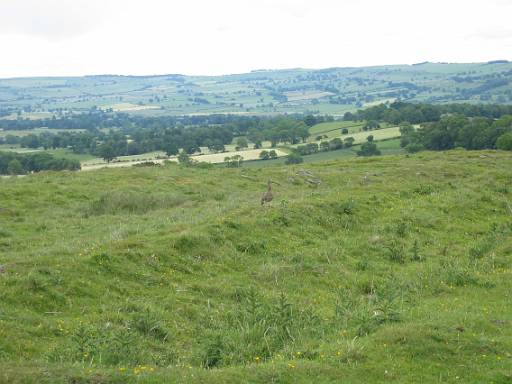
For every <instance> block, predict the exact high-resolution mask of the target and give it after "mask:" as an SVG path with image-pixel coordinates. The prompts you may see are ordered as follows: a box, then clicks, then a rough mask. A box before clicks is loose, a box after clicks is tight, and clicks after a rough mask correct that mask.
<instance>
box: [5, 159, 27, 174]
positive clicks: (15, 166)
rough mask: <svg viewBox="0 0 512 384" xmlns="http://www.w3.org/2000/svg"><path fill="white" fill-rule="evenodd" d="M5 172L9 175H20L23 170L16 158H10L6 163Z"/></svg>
mask: <svg viewBox="0 0 512 384" xmlns="http://www.w3.org/2000/svg"><path fill="white" fill-rule="evenodd" d="M7 173H9V174H10V175H22V174H24V173H25V171H24V169H23V166H22V165H21V163H20V162H19V160H18V159H12V160H11V161H9V163H8V164H7Z"/></svg>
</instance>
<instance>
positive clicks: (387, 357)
mask: <svg viewBox="0 0 512 384" xmlns="http://www.w3.org/2000/svg"><path fill="white" fill-rule="evenodd" d="M397 143H398V140H391V141H385V142H380V143H378V145H379V146H382V148H384V147H385V149H386V150H390V151H395V150H397ZM338 152H342V151H338ZM332 153H335V152H332ZM325 154H326V155H327V154H329V155H330V154H331V153H329V152H327V153H325ZM313 156H314V155H313ZM306 158H307V156H305V159H306ZM260 163H261V164H263V163H265V162H260ZM269 179H271V180H272V181H274V188H273V189H274V191H273V192H274V200H273V201H272V203H271V204H270V205H268V206H264V207H261V205H260V196H261V194H262V192H263V191H265V189H266V183H267V181H268V180H269ZM309 179H315V180H319V181H320V184H319V185H318V186H317V187H312V186H311V183H310V182H308V180H309ZM511 180H512V156H511V154H510V153H506V152H497V151H449V152H444V153H430V152H422V153H419V154H416V155H407V156H404V155H393V156H381V157H374V158H348V159H329V160H328V161H325V162H314V163H308V164H300V165H297V166H279V165H276V166H272V167H255V168H239V169H226V168H220V167H216V168H212V169H200V168H196V167H180V166H178V165H167V166H161V167H150V168H126V169H116V170H100V171H92V172H76V173H71V172H60V173H55V172H43V173H40V174H34V175H29V176H27V177H20V178H1V179H0V265H1V266H2V267H1V269H0V382H2V383H52V384H53V383H161V382H165V383H241V382H244V383H311V382H313V381H314V382H316V383H339V382H347V383H365V384H367V383H370V384H371V383H492V382H494V383H507V382H510V378H511V377H512V354H511V351H512V328H511V327H510V324H512V311H511V309H510V305H511V302H510V292H511V290H512V269H511V266H512V263H511V262H512V260H511V254H512V242H511V236H512V208H511V203H512V182H511Z"/></svg>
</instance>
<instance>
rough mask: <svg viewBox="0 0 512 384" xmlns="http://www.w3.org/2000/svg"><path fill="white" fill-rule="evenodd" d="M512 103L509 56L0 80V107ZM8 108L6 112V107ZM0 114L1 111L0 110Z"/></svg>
mask: <svg viewBox="0 0 512 384" xmlns="http://www.w3.org/2000/svg"><path fill="white" fill-rule="evenodd" d="M395 99H401V100H405V101H422V102H429V103H447V102H472V103H502V104H504V103H512V63H510V62H508V61H507V60H494V61H489V62H487V63H469V64H455V63H431V62H423V63H417V64H414V65H387V66H375V67H361V68H353V67H352V68H327V69H318V70H311V69H287V70H256V71H252V72H250V73H245V74H233V75H225V76H185V75H179V74H169V75H159V76H118V75H100V76H84V77H55V78H49V77H40V78H16V79H3V80H0V111H2V110H3V111H4V112H5V111H6V110H7V111H9V112H10V113H9V114H7V113H4V114H7V115H8V117H9V115H10V118H14V117H16V112H17V111H19V110H24V111H27V112H28V114H26V115H22V116H23V117H31V115H30V113H34V112H37V113H39V114H40V113H41V112H43V113H44V112H53V111H56V110H71V111H76V112H80V111H85V110H89V109H90V108H93V107H99V108H103V109H108V108H112V109H113V110H117V111H125V112H129V113H138V114H152V115H157V114H167V115H182V114H209V113H237V114H273V113H320V114H334V115H337V114H338V115H339V114H343V113H344V112H346V111H349V110H354V109H357V108H360V107H363V106H367V105H372V104H375V103H381V102H386V101H390V100H395ZM12 112H14V114H12ZM0 115H1V114H0Z"/></svg>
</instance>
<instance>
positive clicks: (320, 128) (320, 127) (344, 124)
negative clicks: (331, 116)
mask: <svg viewBox="0 0 512 384" xmlns="http://www.w3.org/2000/svg"><path fill="white" fill-rule="evenodd" d="M363 125H364V123H363V122H355V121H329V122H325V123H319V124H315V125H313V126H312V127H311V128H309V133H310V135H311V136H313V137H314V136H317V135H321V134H326V133H329V132H333V131H336V132H337V134H338V136H339V135H341V130H342V129H343V128H347V129H348V132H349V133H353V132H359V131H360V130H362V129H363Z"/></svg>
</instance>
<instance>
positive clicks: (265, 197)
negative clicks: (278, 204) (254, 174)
mask: <svg viewBox="0 0 512 384" xmlns="http://www.w3.org/2000/svg"><path fill="white" fill-rule="evenodd" d="M273 198H274V195H273V194H272V183H271V182H270V181H269V182H268V188H267V192H265V193H264V194H263V196H262V197H261V205H263V204H265V203H270V202H271V201H272V199H273Z"/></svg>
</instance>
